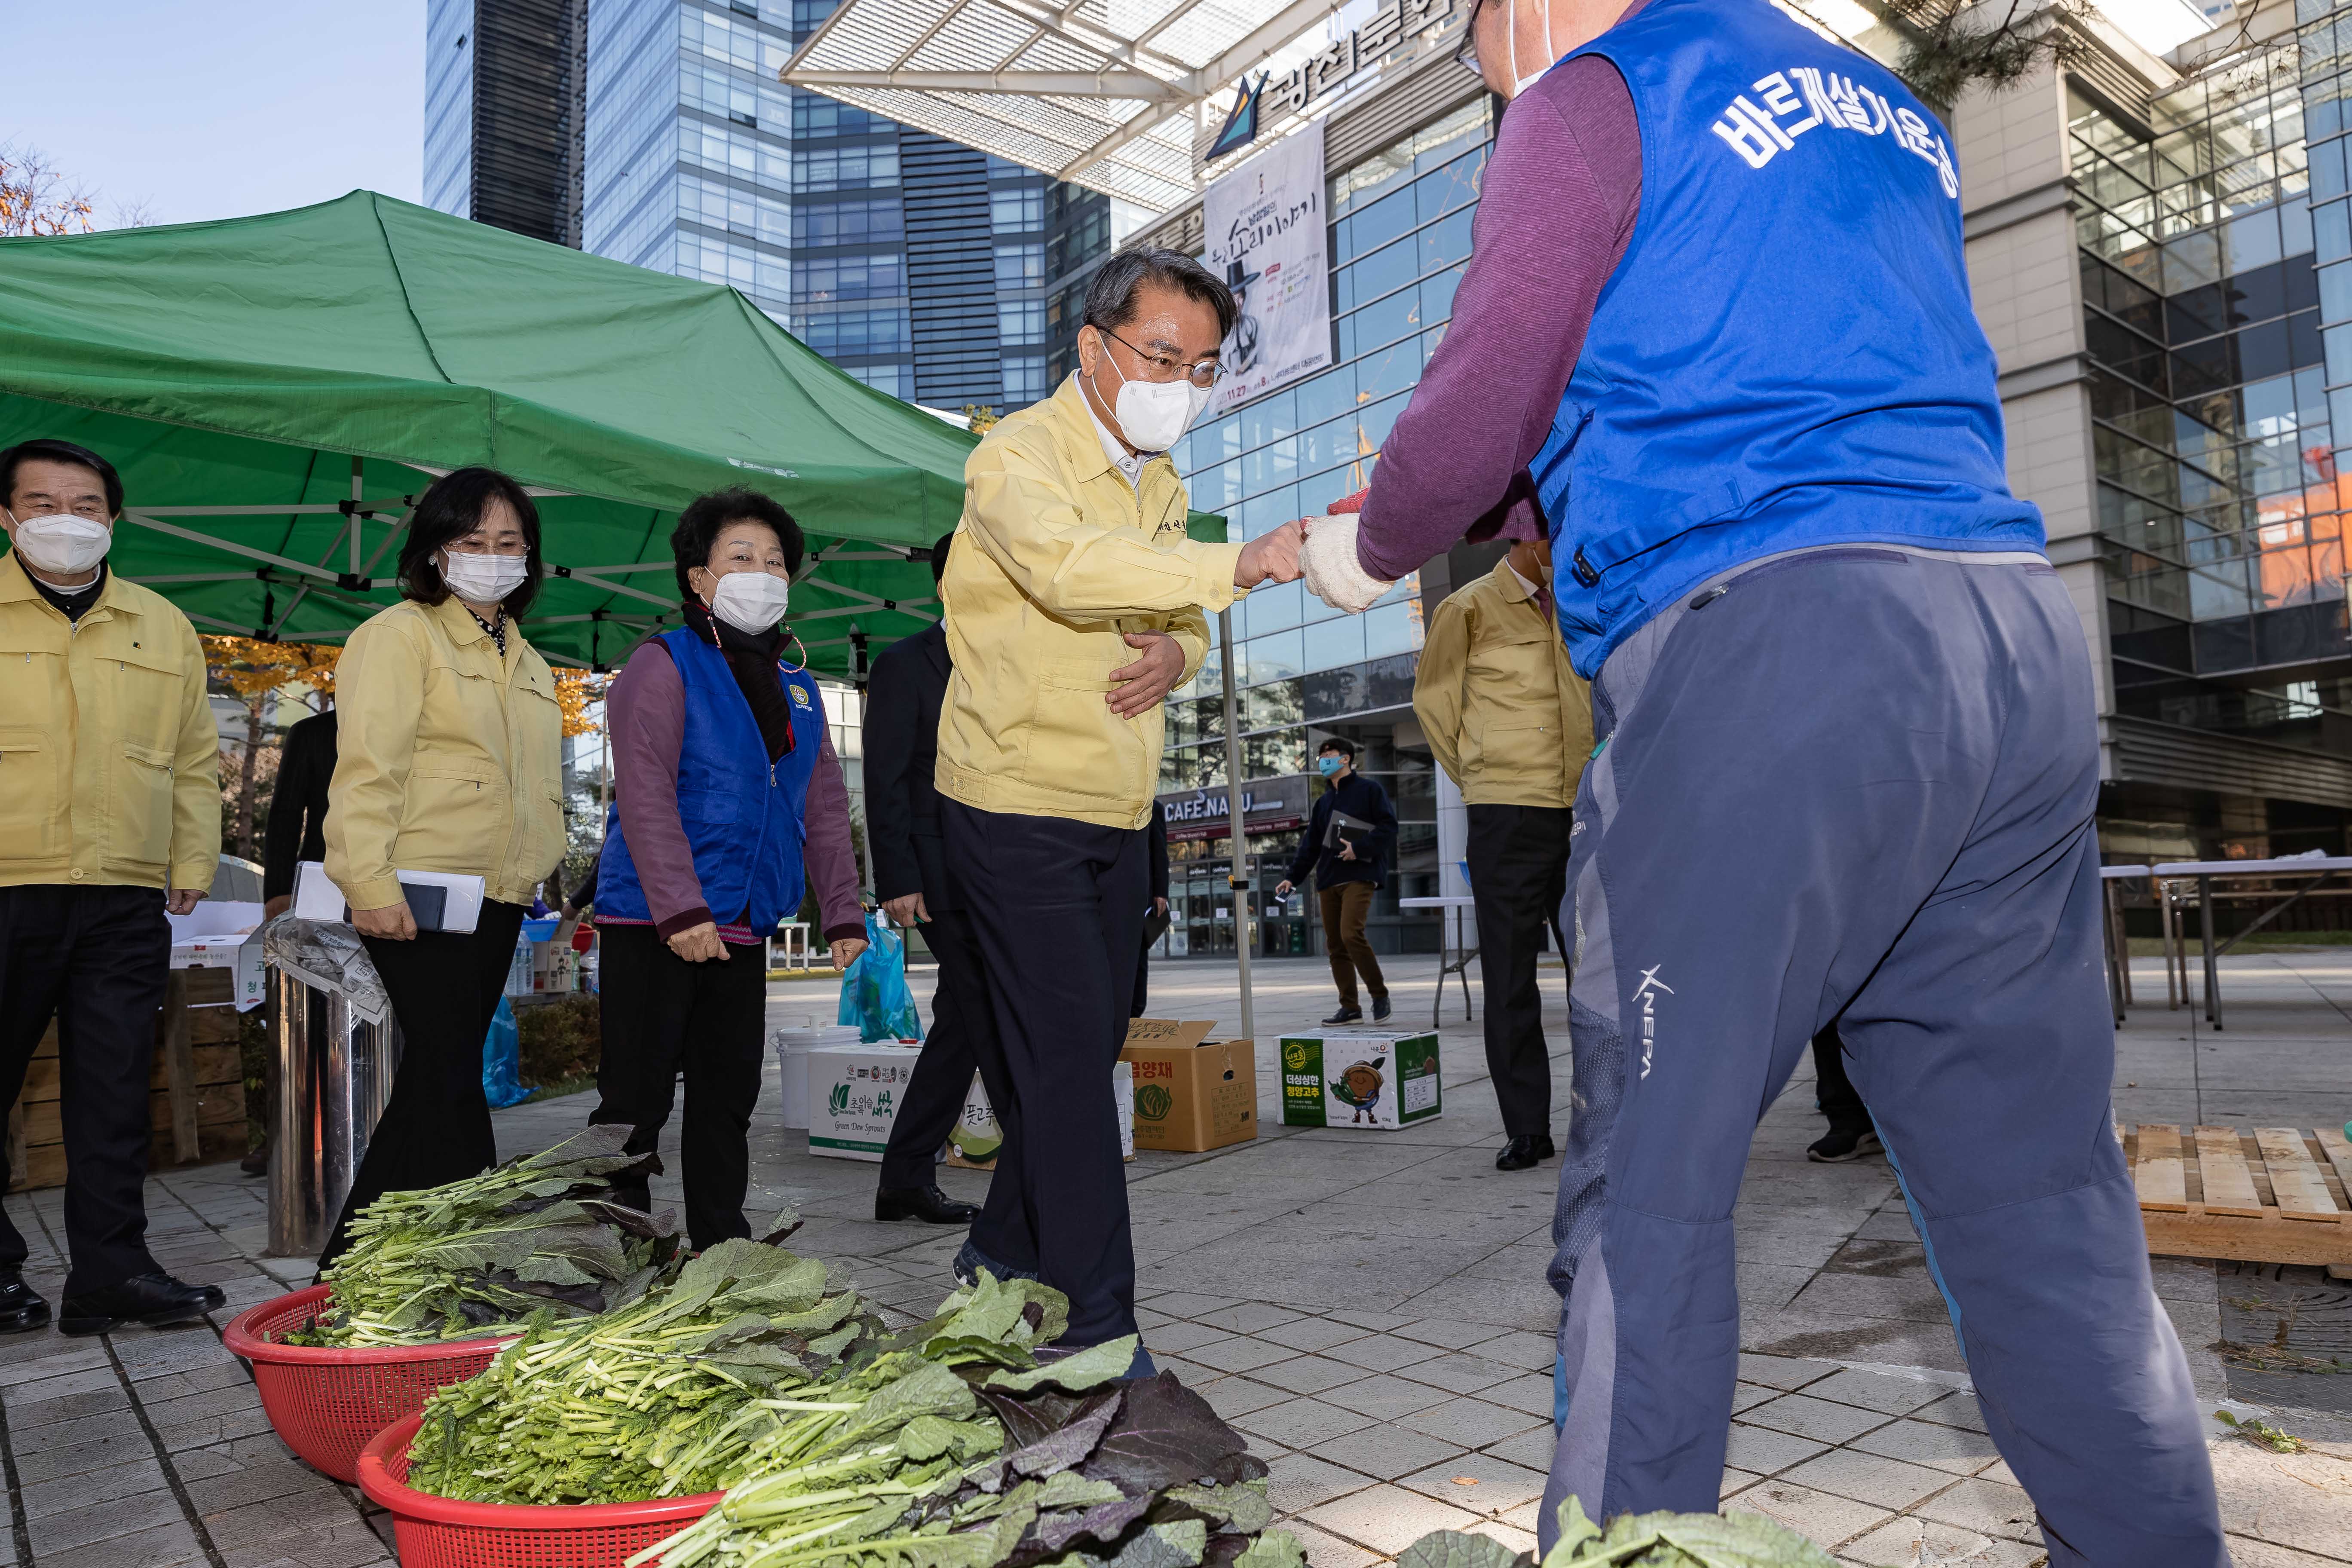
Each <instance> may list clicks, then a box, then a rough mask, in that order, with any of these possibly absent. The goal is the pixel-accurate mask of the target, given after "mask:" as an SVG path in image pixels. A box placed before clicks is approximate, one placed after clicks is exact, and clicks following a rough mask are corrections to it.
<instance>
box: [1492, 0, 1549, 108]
mask: <svg viewBox="0 0 2352 1568" xmlns="http://www.w3.org/2000/svg"><path fill="white" fill-rule="evenodd" d="M1504 3H1505V4H1506V5H1508V4H1509V0H1504ZM1536 4H1537V5H1541V6H1542V7H1543V33H1544V58H1543V59H1542V60H1541V61H1540V62H1538V64H1537V66H1536V68H1535V69H1533V70H1531V71H1529V72H1528V74H1527V75H1525V76H1521V75H1520V74H1519V29H1518V26H1517V22H1518V19H1519V17H1518V12H1517V10H1516V9H1514V10H1513V11H1512V12H1511V14H1510V15H1508V16H1505V17H1504V18H1503V36H1504V37H1507V38H1508V39H1510V41H1511V96H1512V97H1513V98H1515V99H1516V98H1517V97H1518V96H1519V94H1521V93H1523V92H1525V91H1527V90H1528V89H1529V88H1531V87H1533V86H1535V84H1536V83H1538V82H1539V81H1541V80H1542V79H1544V73H1545V72H1547V71H1549V70H1550V69H1551V68H1552V67H1553V66H1555V65H1558V64H1559V55H1558V54H1557V53H1555V52H1554V51H1553V49H1552V47H1551V0H1536Z"/></svg>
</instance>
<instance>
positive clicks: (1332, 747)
mask: <svg viewBox="0 0 2352 1568" xmlns="http://www.w3.org/2000/svg"><path fill="white" fill-rule="evenodd" d="M1315 766H1316V770H1317V771H1318V773H1321V774H1322V775H1323V776H1324V777H1325V778H1327V779H1328V780H1330V781H1331V787H1330V788H1329V789H1327V790H1325V791H1324V792H1323V795H1322V797H1321V798H1320V799H1318V800H1317V801H1316V803H1315V815H1314V816H1313V818H1312V819H1311V820H1310V821H1309V822H1308V823H1307V832H1306V834H1305V835H1304V836H1303V837H1300V839H1299V840H1298V853H1297V856H1296V857H1294V858H1292V860H1291V862H1290V875H1289V876H1287V877H1286V878H1284V879H1283V880H1282V882H1281V883H1280V885H1278V886H1277V887H1276V889H1274V891H1275V896H1276V897H1277V898H1287V897H1288V896H1289V894H1290V889H1292V888H1293V887H1295V886H1297V884H1298V883H1300V882H1302V881H1304V880H1305V879H1306V877H1307V870H1308V868H1313V870H1314V872H1315V891H1316V895H1317V897H1318V900H1320V901H1321V904H1322V913H1323V942H1324V945H1325V946H1326V947H1327V948H1328V949H1329V950H1330V953H1331V978H1332V980H1333V981H1335V982H1336V983H1337V984H1338V985H1339V1011H1338V1012H1336V1013H1334V1014H1332V1015H1331V1016H1329V1017H1328V1018H1326V1019H1324V1020H1323V1021H1324V1022H1325V1023H1326V1024H1352V1023H1354V1022H1355V1021H1356V1020H1357V1019H1359V1018H1361V1017H1362V1016H1364V1013H1363V1009H1362V1008H1361V1007H1360V1006H1359V1005H1357V1002H1356V977H1357V976H1358V975H1359V974H1360V975H1362V976H1363V981H1364V988H1365V989H1366V990H1368V991H1370V993H1371V994H1372V1017H1373V1019H1374V1020H1375V1021H1378V1020H1380V1019H1382V1018H1385V1017H1387V1016H1389V1013H1390V1010H1391V1009H1390V1007H1389V983H1388V982H1387V980H1385V979H1384V978H1382V977H1381V961H1380V960H1379V959H1377V958H1375V957H1373V956H1372V944H1371V942H1370V940H1369V939H1368V938H1367V937H1366V936H1365V935H1364V921H1365V919H1366V917H1368V916H1369V915H1370V913H1371V910H1372V889H1375V888H1378V887H1380V886H1381V884H1382V883H1383V882H1384V881H1385V880H1386V878H1385V876H1384V875H1383V871H1384V868H1385V867H1386V866H1387V864H1388V856H1389V851H1390V849H1391V848H1392V847H1394V846H1395V844H1396V826H1397V822H1396V812H1395V811H1394V810H1393V809H1391V807H1390V805H1389V792H1388V791H1386V790H1384V789H1382V788H1381V786H1380V785H1379V784H1374V783H1373V782H1372V781H1371V780H1370V779H1368V778H1366V777H1365V776H1364V775H1363V774H1361V773H1358V772H1357V771H1356V743H1355V742H1353V741H1350V740H1348V739H1347V738H1346V737H1344V736H1340V735H1333V736H1331V737H1330V738H1328V740H1326V741H1325V742H1323V744H1322V745H1321V746H1319V747H1318V748H1317V749H1316V757H1315ZM1336 817H1346V818H1349V821H1346V822H1339V821H1335V818H1336Z"/></svg>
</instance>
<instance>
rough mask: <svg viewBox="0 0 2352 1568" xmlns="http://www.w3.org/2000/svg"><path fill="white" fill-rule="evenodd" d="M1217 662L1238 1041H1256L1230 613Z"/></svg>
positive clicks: (1252, 901)
mask: <svg viewBox="0 0 2352 1568" xmlns="http://www.w3.org/2000/svg"><path fill="white" fill-rule="evenodd" d="M1217 647H1218V651H1219V662H1220V664H1221V665H1222V666H1223V669H1224V676H1225V808H1226V810H1227V812H1228V813H1229V814H1230V816H1229V820H1228V829H1229V831H1230V832H1231V833H1232V835H1233V856H1232V863H1231V864H1230V865H1229V866H1228V867H1227V868H1226V870H1225V881H1226V883H1227V885H1228V889H1229V891H1230V892H1231V894H1232V897H1233V900H1234V957H1235V958H1236V959H1238V960H1239V961H1240V963H1241V984H1242V1038H1244V1039H1245V1040H1255V1039H1256V1038H1257V1016H1256V1009H1255V1007H1254V1006H1253V1005H1252V1004H1251V998H1250V916H1252V915H1253V914H1255V913H1256V912H1257V910H1256V908H1255V905H1256V903H1257V889H1256V887H1255V879H1253V878H1251V877H1250V876H1249V874H1248V869H1247V868H1248V842H1247V840H1245V839H1244V837H1242V735H1241V725H1240V724H1239V723H1237V722H1236V721H1235V714H1234V613H1233V612H1232V611H1231V610H1219V611H1218V612H1217Z"/></svg>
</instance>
